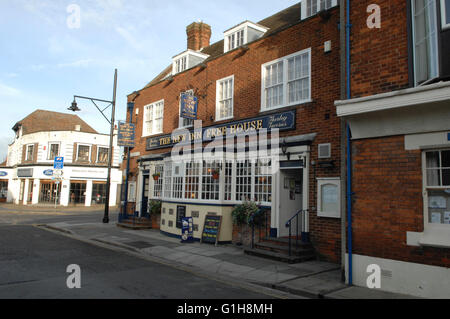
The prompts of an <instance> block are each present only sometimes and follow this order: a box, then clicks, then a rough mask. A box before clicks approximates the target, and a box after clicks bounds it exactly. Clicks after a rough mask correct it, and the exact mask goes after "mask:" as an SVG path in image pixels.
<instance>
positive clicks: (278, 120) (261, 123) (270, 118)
mask: <svg viewBox="0 0 450 319" xmlns="http://www.w3.org/2000/svg"><path fill="white" fill-rule="evenodd" d="M296 114H297V113H296V111H295V110H293V111H287V112H283V113H276V114H272V115H266V116H261V117H256V118H250V119H246V120H241V121H237V122H230V123H226V124H223V125H217V126H211V127H206V128H203V129H202V131H200V130H199V132H194V131H190V132H188V133H186V131H184V132H180V133H178V134H177V133H175V134H173V135H172V134H167V135H163V136H158V137H149V138H147V144H146V150H147V151H151V150H154V149H159V148H166V147H171V146H173V145H175V144H178V143H180V145H181V144H189V143H192V142H196V141H199V142H209V141H212V140H213V139H214V138H216V137H220V136H223V137H224V138H225V137H226V136H227V135H229V136H239V135H245V134H251V133H254V132H256V133H257V132H259V131H261V130H263V129H266V130H267V131H268V132H270V131H271V130H273V129H278V130H279V131H280V132H281V131H289V130H295V123H296Z"/></svg>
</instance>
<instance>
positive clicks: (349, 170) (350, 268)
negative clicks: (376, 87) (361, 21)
mask: <svg viewBox="0 0 450 319" xmlns="http://www.w3.org/2000/svg"><path fill="white" fill-rule="evenodd" d="M346 11H347V12H346V15H347V17H346V19H347V21H346V26H345V29H346V40H345V41H346V55H347V57H346V63H347V99H348V100H349V99H351V90H350V84H351V82H350V74H351V68H350V30H351V27H352V25H351V24H350V0H347V3H346ZM350 134H351V132H350V125H349V124H348V123H347V225H348V226H347V242H348V284H349V285H350V286H351V285H353V256H352V196H353V192H352V158H351V155H352V152H351V147H352V144H351V137H350Z"/></svg>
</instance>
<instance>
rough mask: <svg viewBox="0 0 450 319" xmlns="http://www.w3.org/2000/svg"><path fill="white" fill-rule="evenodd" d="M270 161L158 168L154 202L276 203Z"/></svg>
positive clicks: (205, 162)
mask: <svg viewBox="0 0 450 319" xmlns="http://www.w3.org/2000/svg"><path fill="white" fill-rule="evenodd" d="M271 169H272V161H271V160H270V159H245V160H215V161H211V160H209V161H208V160H201V161H198V160H197V161H187V162H180V163H175V162H171V161H167V162H165V163H164V164H163V163H157V164H155V172H159V173H160V178H159V179H158V181H154V182H153V189H152V190H151V192H150V195H151V197H152V198H154V199H163V200H180V201H193V200H196V201H213V202H216V203H220V202H228V203H230V202H231V203H240V202H243V201H250V200H254V201H255V202H257V203H260V204H264V205H270V203H271V202H272V178H273V175H272V173H273V172H272V170H271Z"/></svg>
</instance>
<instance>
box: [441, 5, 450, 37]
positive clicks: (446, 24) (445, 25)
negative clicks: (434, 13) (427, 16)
mask: <svg viewBox="0 0 450 319" xmlns="http://www.w3.org/2000/svg"><path fill="white" fill-rule="evenodd" d="M446 1H447V0H441V20H442V29H443V30H445V29H450V21H446V16H447V10H450V3H449V4H448V6H447V4H446Z"/></svg>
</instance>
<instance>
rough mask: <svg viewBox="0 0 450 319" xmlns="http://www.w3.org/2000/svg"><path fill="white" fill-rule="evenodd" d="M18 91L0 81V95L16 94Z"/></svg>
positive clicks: (18, 93)
mask: <svg viewBox="0 0 450 319" xmlns="http://www.w3.org/2000/svg"><path fill="white" fill-rule="evenodd" d="M20 93H21V92H20V90H18V89H16V88H13V87H11V86H8V85H5V84H2V83H0V96H18V95H20Z"/></svg>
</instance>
